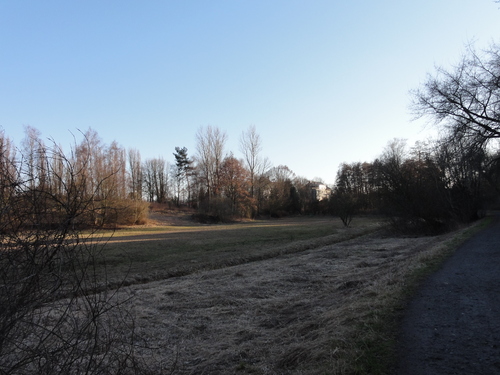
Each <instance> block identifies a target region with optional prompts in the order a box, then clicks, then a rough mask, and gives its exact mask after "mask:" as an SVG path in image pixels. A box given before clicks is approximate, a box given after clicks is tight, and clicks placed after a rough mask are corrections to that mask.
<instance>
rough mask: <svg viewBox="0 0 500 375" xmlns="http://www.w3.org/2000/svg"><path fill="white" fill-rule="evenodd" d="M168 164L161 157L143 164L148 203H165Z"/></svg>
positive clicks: (167, 187)
mask: <svg viewBox="0 0 500 375" xmlns="http://www.w3.org/2000/svg"><path fill="white" fill-rule="evenodd" d="M169 169H170V166H169V164H168V163H167V162H166V161H165V159H163V158H162V157H159V158H152V159H147V160H146V161H145V162H144V166H143V173H144V185H145V190H146V194H147V196H148V200H149V201H150V202H155V201H156V202H158V203H166V202H167V200H168V196H169V178H168V177H169Z"/></svg>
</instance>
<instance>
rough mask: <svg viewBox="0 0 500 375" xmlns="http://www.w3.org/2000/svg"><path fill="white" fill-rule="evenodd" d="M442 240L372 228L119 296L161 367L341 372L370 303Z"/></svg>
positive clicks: (351, 360) (352, 356)
mask: <svg viewBox="0 0 500 375" xmlns="http://www.w3.org/2000/svg"><path fill="white" fill-rule="evenodd" d="M449 238H450V237H449V236H437V237H425V238H390V237H384V236H382V235H381V234H371V235H367V236H363V237H359V238H357V239H353V240H349V241H345V242H342V243H338V244H334V245H328V246H324V247H319V248H315V249H310V250H306V251H303V252H300V253H294V254H288V255H283V256H279V257H276V258H272V259H268V260H263V261H255V262H251V263H247V264H241V265H237V266H232V267H226V268H223V269H217V270H213V271H203V272H199V273H195V274H192V275H188V276H184V277H178V278H170V279H166V280H162V281H155V282H151V283H148V284H143V285H133V286H130V287H128V288H127V289H126V290H123V291H121V292H120V293H129V294H130V295H131V296H133V297H134V298H132V299H131V300H130V302H129V303H130V304H131V305H132V311H133V313H134V314H135V315H136V319H137V321H136V325H137V327H138V328H139V333H140V334H141V335H142V336H144V337H146V338H147V340H146V341H147V343H148V346H150V347H152V348H154V350H153V351H152V352H149V351H145V352H144V356H146V355H150V354H151V353H153V354H154V357H155V360H158V359H161V361H162V363H163V365H162V366H163V367H164V369H166V370H167V373H168V371H173V373H175V374H320V373H325V371H328V372H330V373H346V372H348V371H350V370H352V368H353V365H354V364H355V361H356V358H357V356H358V355H359V353H357V352H356V345H354V343H355V342H356V341H357V340H359V337H358V336H359V332H360V325H362V324H363V321H364V320H365V319H366V318H367V317H368V316H370V314H372V313H371V310H372V308H376V307H379V305H380V304H383V301H384V300H385V299H387V298H389V297H388V296H390V295H391V291H393V290H395V289H397V288H400V287H401V283H402V280H403V279H404V275H405V274H406V273H408V272H409V270H411V269H412V268H414V267H419V259H423V258H425V257H429V256H432V254H433V252H435V251H437V250H436V249H438V248H439V246H440V244H443V243H444V242H445V241H447V239H449ZM361 330H362V329H361ZM370 334H371V333H370V332H364V333H363V335H365V336H369V335H370ZM158 371H159V369H158Z"/></svg>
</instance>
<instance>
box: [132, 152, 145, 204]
mask: <svg viewBox="0 0 500 375" xmlns="http://www.w3.org/2000/svg"><path fill="white" fill-rule="evenodd" d="M128 164H129V173H130V182H129V191H130V193H129V196H130V197H131V198H132V199H134V200H141V199H142V181H143V176H142V164H141V153H140V152H139V150H136V149H133V148H131V149H129V150H128Z"/></svg>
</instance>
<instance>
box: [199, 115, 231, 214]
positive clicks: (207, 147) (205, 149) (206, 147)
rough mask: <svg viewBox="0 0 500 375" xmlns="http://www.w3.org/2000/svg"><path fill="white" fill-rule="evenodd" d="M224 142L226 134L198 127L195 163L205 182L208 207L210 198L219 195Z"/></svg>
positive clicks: (209, 128)
mask: <svg viewBox="0 0 500 375" xmlns="http://www.w3.org/2000/svg"><path fill="white" fill-rule="evenodd" d="M226 140H227V136H226V133H224V132H223V131H221V130H220V129H219V128H217V127H212V126H211V125H208V126H206V127H200V128H199V129H198V133H197V134H196V151H197V154H196V161H197V164H198V168H199V172H200V177H201V178H202V179H203V180H204V182H205V189H206V197H207V200H208V206H210V199H211V197H216V196H218V195H219V188H220V178H221V166H222V161H223V156H224V146H225V144H226Z"/></svg>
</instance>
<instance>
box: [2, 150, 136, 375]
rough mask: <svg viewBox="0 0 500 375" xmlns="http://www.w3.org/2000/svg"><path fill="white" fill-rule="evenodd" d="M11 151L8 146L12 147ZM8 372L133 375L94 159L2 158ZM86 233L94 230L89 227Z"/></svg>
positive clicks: (38, 153) (41, 154)
mask: <svg viewBox="0 0 500 375" xmlns="http://www.w3.org/2000/svg"><path fill="white" fill-rule="evenodd" d="M3 151H5V149H3ZM0 158H1V159H0V165H1V166H2V168H0V192H1V200H0V217H1V221H0V306H2V308H1V309H0V373H1V374H35V373H36V374H97V373H99V374H132V373H138V372H141V371H144V370H145V367H144V364H143V363H139V362H140V361H139V360H138V358H137V356H136V355H135V342H136V341H137V340H138V338H137V337H136V335H135V332H134V321H133V318H132V316H131V315H130V314H129V313H128V312H127V311H126V310H125V309H124V308H122V306H123V305H122V302H123V300H119V299H117V298H116V297H115V296H116V294H115V293H116V291H111V290H108V288H107V282H106V277H105V274H106V273H105V265H104V263H103V262H102V258H101V252H102V248H103V246H104V245H103V244H104V243H105V242H103V241H96V240H95V238H96V234H97V230H98V229H99V227H98V226H97V223H98V222H96V221H93V222H90V221H88V218H95V217H98V215H100V214H101V213H100V211H99V209H98V208H97V207H99V205H97V204H96V202H95V191H96V190H97V189H99V187H100V186H101V184H102V183H103V182H104V180H105V179H104V180H101V181H93V184H92V186H94V190H93V191H89V190H88V186H89V184H88V181H87V180H86V174H85V171H86V169H88V168H89V163H90V160H89V159H83V160H82V159H78V158H77V157H75V155H74V153H72V154H71V156H70V157H68V156H66V155H65V154H64V153H63V152H62V151H61V149H60V148H58V147H56V146H55V145H54V146H52V147H50V148H48V147H45V146H44V145H43V144H41V143H40V142H38V143H37V142H34V143H33V147H32V148H31V149H30V153H28V154H25V153H23V154H21V157H20V158H13V157H12V153H8V152H1V154H0ZM84 230H85V231H84Z"/></svg>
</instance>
